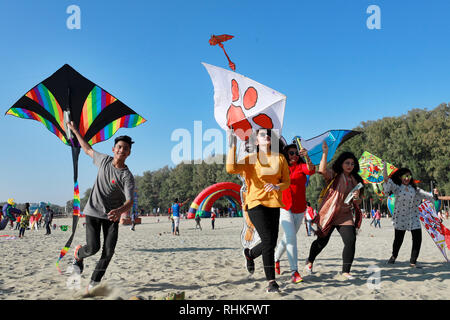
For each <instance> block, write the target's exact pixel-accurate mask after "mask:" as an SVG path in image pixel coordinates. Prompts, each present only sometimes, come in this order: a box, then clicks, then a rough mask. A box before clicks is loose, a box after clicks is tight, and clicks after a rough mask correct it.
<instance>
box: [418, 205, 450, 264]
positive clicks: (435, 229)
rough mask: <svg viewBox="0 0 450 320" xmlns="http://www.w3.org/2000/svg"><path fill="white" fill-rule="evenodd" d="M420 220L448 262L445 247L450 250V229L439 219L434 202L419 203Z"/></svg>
mask: <svg viewBox="0 0 450 320" xmlns="http://www.w3.org/2000/svg"><path fill="white" fill-rule="evenodd" d="M419 212H420V218H419V219H420V221H422V224H423V226H424V227H425V229H426V230H427V231H428V234H429V235H430V236H431V238H432V239H433V241H434V243H435V244H436V246H437V247H438V248H439V250H440V251H441V253H442V255H443V256H444V258H445V260H447V262H450V261H449V260H448V258H447V253H446V249H445V247H446V246H447V248H448V249H449V250H450V230H448V229H447V228H446V227H445V226H444V225H443V224H442V223H441V221H440V220H439V218H438V215H437V214H436V210H435V208H434V204H432V203H431V201H429V200H425V201H424V202H422V203H421V204H420V205H419Z"/></svg>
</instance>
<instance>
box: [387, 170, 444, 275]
mask: <svg viewBox="0 0 450 320" xmlns="http://www.w3.org/2000/svg"><path fill="white" fill-rule="evenodd" d="M383 165H384V169H383V176H384V182H385V183H384V186H383V188H384V192H385V193H386V194H389V193H393V194H394V195H395V208H394V217H393V222H394V229H395V237H394V243H393V245H392V256H391V258H390V259H389V261H388V263H390V264H393V263H395V259H397V256H398V252H399V251H400V247H401V246H402V243H403V239H404V237H405V233H406V230H408V231H411V235H412V242H413V243H412V249H411V258H410V260H409V262H410V266H411V267H413V268H415V267H417V266H416V262H417V257H418V256H419V252H420V246H421V244H422V227H421V225H420V220H419V208H418V205H419V204H420V203H421V202H422V200H423V199H428V200H432V199H433V195H432V194H431V193H430V192H426V191H424V190H422V189H420V188H418V187H417V186H416V184H415V183H414V179H413V177H412V173H411V170H409V169H408V168H401V169H398V170H397V171H395V172H394V173H393V174H392V176H391V178H389V176H388V174H387V169H386V168H387V166H386V163H383ZM433 192H434V193H435V194H437V189H434V191H433Z"/></svg>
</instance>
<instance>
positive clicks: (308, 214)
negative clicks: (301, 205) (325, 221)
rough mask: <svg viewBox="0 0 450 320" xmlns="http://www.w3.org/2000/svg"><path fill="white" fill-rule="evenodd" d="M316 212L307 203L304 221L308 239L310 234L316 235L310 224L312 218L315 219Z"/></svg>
mask: <svg viewBox="0 0 450 320" xmlns="http://www.w3.org/2000/svg"><path fill="white" fill-rule="evenodd" d="M316 214H317V211H316V210H314V209H313V208H312V207H311V205H310V203H309V202H307V207H306V213H305V221H306V233H307V234H308V237H310V236H311V235H312V234H315V233H316V230H314V228H313V226H312V223H313V220H314V218H315V217H316Z"/></svg>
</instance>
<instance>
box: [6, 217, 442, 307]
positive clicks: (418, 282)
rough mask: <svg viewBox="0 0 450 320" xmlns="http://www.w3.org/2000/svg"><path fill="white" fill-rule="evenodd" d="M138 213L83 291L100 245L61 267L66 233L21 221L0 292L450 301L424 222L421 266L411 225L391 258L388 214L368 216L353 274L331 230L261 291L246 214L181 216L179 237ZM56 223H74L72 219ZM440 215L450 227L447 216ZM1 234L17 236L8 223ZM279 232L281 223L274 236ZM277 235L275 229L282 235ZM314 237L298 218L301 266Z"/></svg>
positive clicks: (50, 296)
mask: <svg viewBox="0 0 450 320" xmlns="http://www.w3.org/2000/svg"><path fill="white" fill-rule="evenodd" d="M159 220H160V221H159V222H158V218H157V217H142V224H139V225H137V226H136V231H134V232H133V231H131V230H130V226H124V225H120V228H119V240H118V244H117V246H116V252H115V254H114V257H113V259H112V261H111V263H110V265H109V267H108V270H107V272H106V274H105V276H104V278H103V281H102V284H101V285H100V286H99V287H97V288H96V289H95V290H93V291H92V292H91V293H90V294H89V295H87V294H86V286H87V284H88V282H89V279H90V276H91V274H92V271H93V269H94V267H95V264H96V262H97V260H98V258H99V257H100V252H99V253H97V254H96V255H95V256H93V257H90V258H87V259H85V270H84V273H83V274H82V275H81V277H79V276H78V277H77V276H69V275H67V274H62V275H61V274H59V273H58V271H57V269H56V261H57V259H58V257H59V252H60V250H61V248H62V247H63V246H64V244H65V242H66V241H67V239H68V238H69V236H70V232H71V229H69V230H68V231H66V232H64V231H62V230H60V228H57V229H56V230H52V234H51V235H50V236H45V235H44V234H45V228H44V229H43V228H41V229H40V230H37V231H30V230H27V231H26V232H25V238H22V239H19V238H15V239H7V237H0V252H1V259H0V270H1V271H2V277H1V279H0V300H8V299H15V300H16V299H19V300H36V299H44V300H55V299H57V300H80V299H82V300H117V299H123V300H128V299H130V298H133V297H134V299H136V297H137V298H138V299H145V300H157V299H162V298H164V297H165V296H167V295H168V294H170V293H174V292H184V293H185V299H187V300H224V299H225V300H272V299H274V300H298V299H305V300H311V299H314V300H343V299H344V300H384V299H388V300H392V299H394V300H406V299H413V300H423V299H425V300H434V299H438V300H441V299H442V300H448V299H449V294H448V292H449V291H448V288H450V263H446V262H445V260H444V258H443V256H442V254H441V253H440V252H439V250H438V249H437V247H436V246H435V244H434V242H433V241H432V240H431V238H430V236H429V235H428V234H427V232H426V231H425V230H424V229H422V238H423V240H422V247H421V252H420V256H419V260H418V263H419V264H421V265H422V266H423V268H422V269H413V268H410V267H409V255H410V251H411V242H412V241H411V234H410V233H409V232H407V234H406V236H405V240H404V243H403V246H402V248H401V250H400V254H399V256H398V258H397V262H396V263H395V264H394V265H387V264H386V261H387V260H388V259H389V257H390V254H391V250H392V241H393V236H394V229H393V226H392V223H391V220H390V219H387V218H384V219H382V220H381V226H382V228H381V229H378V228H377V229H375V228H374V227H372V226H370V225H369V224H370V220H367V219H365V220H364V221H363V224H362V228H361V232H360V233H359V235H358V237H357V243H356V254H355V261H354V263H353V267H352V274H353V275H354V276H355V279H354V280H350V281H349V280H347V281H344V280H343V279H341V278H340V276H339V275H340V270H341V267H342V259H341V256H342V248H343V243H342V240H341V238H340V235H339V233H338V232H337V231H335V232H334V233H333V235H332V237H331V239H330V242H329V244H328V246H327V247H326V248H325V249H324V251H322V253H321V254H320V255H319V256H318V258H317V260H316V262H315V265H314V271H315V272H314V273H313V274H312V275H309V276H306V275H305V276H304V282H302V283H300V284H293V283H291V282H290V272H289V264H288V261H287V256H286V254H285V255H284V256H283V258H282V260H281V275H277V282H278V284H279V285H280V287H281V290H282V292H281V293H280V294H277V293H275V294H267V293H266V292H265V287H266V280H265V276H264V271H263V268H262V259H261V258H258V259H256V260H255V263H256V271H255V274H254V275H253V276H249V274H248V273H247V271H246V269H245V265H244V264H245V261H244V258H243V256H242V247H241V244H240V232H241V229H242V218H219V219H216V229H215V230H212V229H211V221H210V219H202V221H201V224H202V227H203V230H202V231H200V230H196V229H195V222H194V220H181V222H180V233H181V235H180V236H173V235H172V234H171V223H170V222H169V221H168V219H167V217H159ZM82 222H84V219H80V222H79V225H78V229H77V232H76V235H75V239H74V241H73V244H72V247H71V249H70V251H69V253H68V254H67V255H66V256H65V257H64V258H63V260H62V262H61V266H62V269H63V270H66V269H67V268H68V267H69V265H70V262H71V261H72V258H73V248H74V247H75V246H76V245H77V244H85V241H86V240H85V237H86V231H85V229H84V227H83V226H82ZM54 223H56V224H57V225H58V226H59V225H69V226H71V223H72V222H71V218H65V219H55V220H54ZM444 224H446V225H447V227H449V223H448V221H445V222H444ZM0 235H13V236H16V237H17V236H18V231H17V230H9V228H7V229H5V230H2V231H0ZM282 235H283V231H281V230H280V237H281V236H282ZM279 239H280V238H279ZM314 239H315V237H312V236H311V237H308V236H307V235H306V230H305V226H304V224H303V225H302V226H301V229H300V231H299V233H298V245H299V248H298V251H299V269H300V273H301V274H302V275H303V274H304V272H303V266H304V262H305V260H306V257H307V255H308V253H309V248H310V245H311V243H312V241H313V240H314Z"/></svg>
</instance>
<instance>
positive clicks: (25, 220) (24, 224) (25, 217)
mask: <svg viewBox="0 0 450 320" xmlns="http://www.w3.org/2000/svg"><path fill="white" fill-rule="evenodd" d="M30 217H31V214H30V204H29V203H28V202H27V203H25V210H24V212H23V213H22V217H21V219H20V231H19V238H23V237H24V236H25V230H26V229H27V228H28V225H29V222H30Z"/></svg>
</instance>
